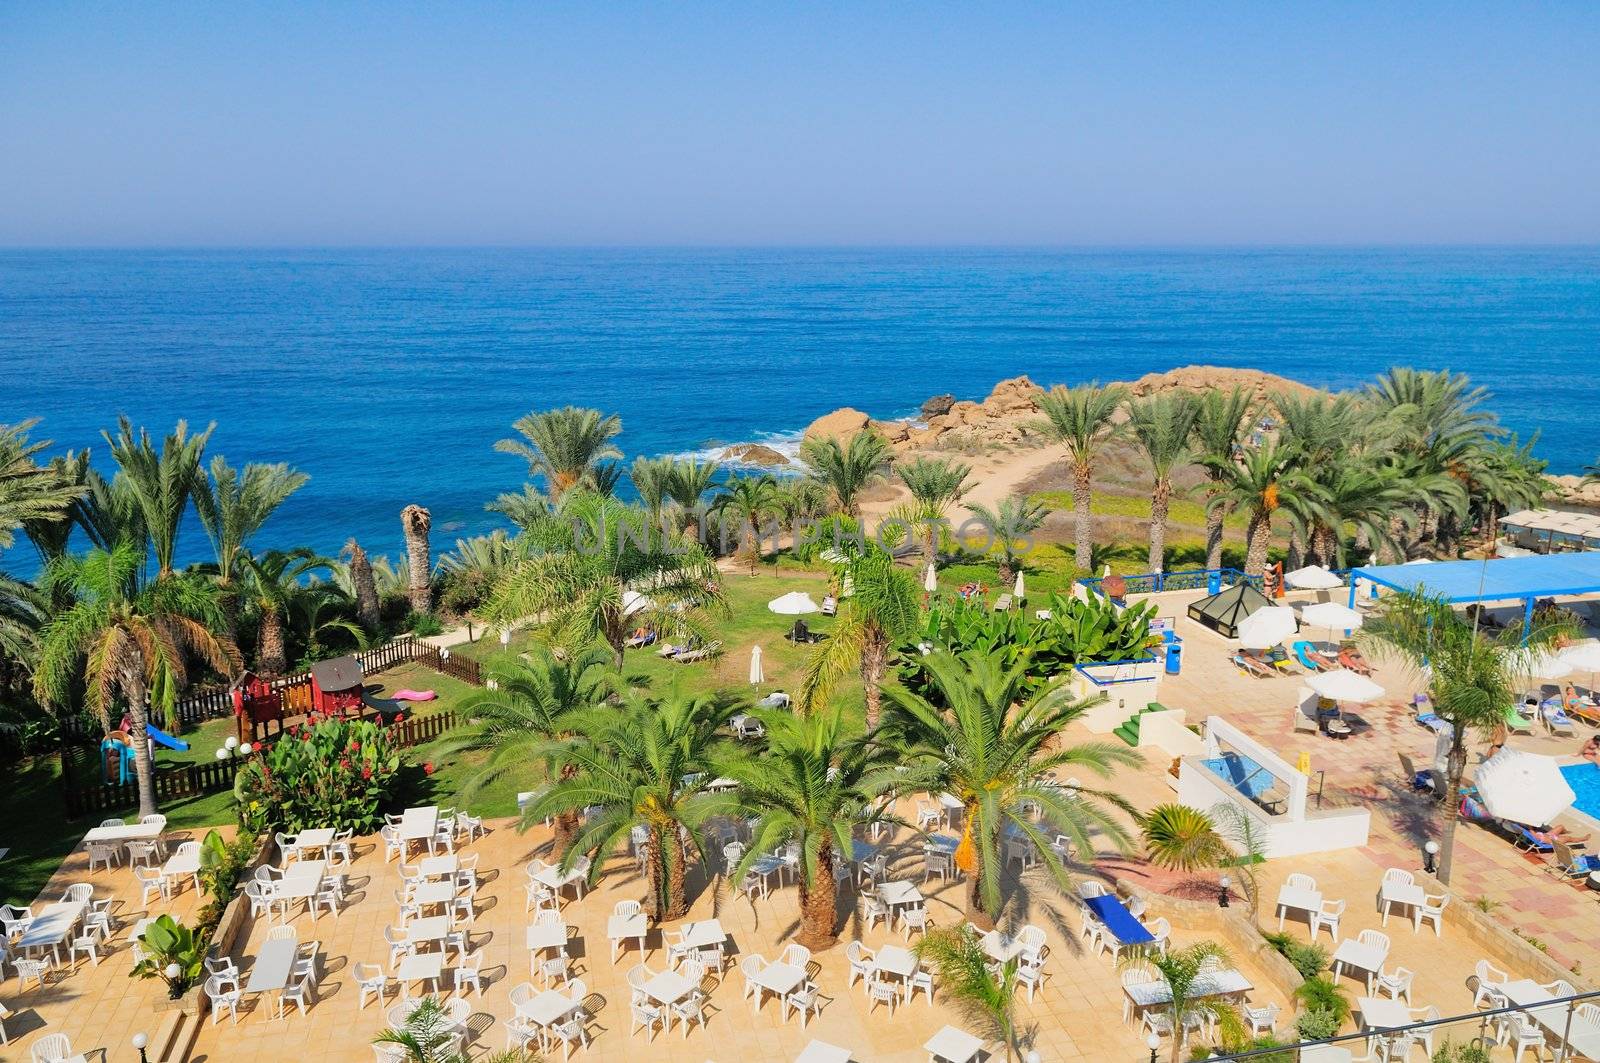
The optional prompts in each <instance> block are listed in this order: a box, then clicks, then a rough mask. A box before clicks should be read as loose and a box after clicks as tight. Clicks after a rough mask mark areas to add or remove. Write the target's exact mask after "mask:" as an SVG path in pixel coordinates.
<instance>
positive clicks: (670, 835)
mask: <svg viewBox="0 0 1600 1063" xmlns="http://www.w3.org/2000/svg"><path fill="white" fill-rule="evenodd" d="M736 710H737V703H736V702H734V701H733V700H731V699H726V698H723V697H721V696H720V695H713V694H699V695H694V696H690V695H685V694H678V693H675V694H673V695H671V696H670V697H667V698H666V699H664V700H660V701H648V700H646V699H645V698H643V697H642V696H641V695H639V694H631V695H629V697H628V698H627V699H626V700H625V701H624V702H623V704H622V705H621V706H620V707H619V708H615V709H613V708H610V707H607V708H605V709H601V710H596V711H592V712H589V713H586V714H583V716H582V719H581V720H577V721H575V730H576V731H577V734H578V736H577V737H576V738H573V739H570V740H568V741H566V742H563V743H558V744H557V746H558V748H552V749H551V754H550V755H554V756H560V757H562V758H563V759H564V762H565V763H568V764H570V765H571V766H572V768H573V769H574V770H573V772H572V774H571V777H570V778H566V779H564V780H563V781H562V782H561V785H559V786H552V787H550V789H548V790H546V791H545V792H544V794H543V795H542V796H540V797H538V798H535V799H534V800H533V801H531V802H529V803H528V806H527V808H526V810H525V811H524V812H523V814H522V823H523V826H524V827H526V826H527V825H529V824H533V823H537V822H539V821H540V820H542V819H544V818H545V817H546V816H550V815H556V814H558V813H562V812H577V811H580V810H582V809H585V808H587V809H591V810H592V814H591V815H590V817H589V819H588V822H587V823H586V824H585V825H584V826H583V828H582V829H581V830H580V832H579V834H578V837H577V840H576V841H575V842H574V844H573V845H572V847H571V848H570V849H568V850H567V852H566V854H565V855H564V856H563V857H562V865H563V866H564V867H568V868H570V867H571V866H572V864H573V862H574V861H575V860H576V859H577V857H578V856H579V855H587V856H589V858H590V870H589V876H590V881H591V882H592V881H596V880H598V879H599V877H600V874H601V872H602V870H603V869H604V865H605V860H606V858H607V857H609V856H611V855H612V854H613V853H615V852H616V851H617V850H618V849H619V848H620V847H621V846H622V845H624V844H625V843H626V842H627V841H628V839H629V837H630V835H631V833H632V831H633V828H634V827H643V828H644V833H645V842H644V865H645V877H646V879H647V881H648V882H649V887H650V895H649V906H650V909H651V911H652V912H653V914H654V915H655V917H656V919H657V920H658V921H664V920H669V919H678V918H681V917H682V916H683V915H684V913H685V912H687V911H688V909H689V899H688V892H687V890H686V889H685V888H684V886H685V880H686V878H687V875H688V861H689V851H688V850H693V851H694V852H697V853H699V854H700V855H701V859H704V858H705V857H704V854H705V842H704V838H703V835H702V833H701V830H702V828H703V827H704V825H705V823H706V821H707V819H708V818H710V817H711V816H712V815H713V814H714V813H715V812H716V811H717V809H718V808H719V807H720V806H719V805H718V803H717V802H716V801H715V800H713V796H712V794H711V793H710V792H709V791H708V790H707V786H708V784H709V783H710V782H711V781H712V780H713V778H714V774H713V766H714V765H715V764H716V763H717V762H718V761H719V760H720V759H722V756H723V747H724V746H726V745H727V744H728V741H729V740H728V739H727V738H725V737H722V736H721V735H720V734H719V731H720V730H721V729H722V728H723V727H724V725H726V724H727V722H728V720H729V719H730V718H731V717H732V716H733V714H734V712H735V711H736ZM534 755H543V753H542V752H539V751H534ZM686 846H687V849H686Z"/></svg>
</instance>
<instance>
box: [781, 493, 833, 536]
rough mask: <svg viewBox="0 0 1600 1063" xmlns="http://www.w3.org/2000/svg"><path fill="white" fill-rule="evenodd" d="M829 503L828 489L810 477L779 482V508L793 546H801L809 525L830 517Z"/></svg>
mask: <svg viewBox="0 0 1600 1063" xmlns="http://www.w3.org/2000/svg"><path fill="white" fill-rule="evenodd" d="M828 501H829V492H828V489H827V488H826V487H824V486H823V485H822V484H821V483H820V482H818V481H816V480H813V479H812V478H811V477H809V476H794V477H789V478H787V479H784V480H780V481H778V508H779V509H780V510H782V511H783V520H784V523H785V524H786V525H787V526H788V529H789V538H790V542H791V544H792V545H793V546H796V547H798V546H799V545H800V540H801V539H802V538H803V537H804V534H805V528H806V526H807V525H809V524H811V523H812V522H814V521H816V520H819V519H821V518H822V517H825V516H827V515H828Z"/></svg>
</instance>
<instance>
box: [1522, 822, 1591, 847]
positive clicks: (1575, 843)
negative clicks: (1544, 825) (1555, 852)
mask: <svg viewBox="0 0 1600 1063" xmlns="http://www.w3.org/2000/svg"><path fill="white" fill-rule="evenodd" d="M1528 833H1529V834H1531V835H1532V836H1533V837H1535V838H1537V839H1538V840H1539V841H1541V842H1543V843H1544V844H1546V845H1554V844H1555V843H1556V842H1560V843H1561V844H1562V845H1566V846H1569V847H1571V848H1573V849H1577V848H1580V847H1582V846H1585V845H1587V844H1588V842H1589V836H1588V835H1587V834H1573V833H1572V832H1571V831H1569V830H1568V829H1567V828H1566V827H1564V826H1562V825H1561V824H1560V823H1556V824H1554V825H1552V826H1551V827H1550V829H1549V830H1542V831H1540V830H1529V831H1528Z"/></svg>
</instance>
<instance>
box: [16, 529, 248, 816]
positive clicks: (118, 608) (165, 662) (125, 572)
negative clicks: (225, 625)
mask: <svg viewBox="0 0 1600 1063" xmlns="http://www.w3.org/2000/svg"><path fill="white" fill-rule="evenodd" d="M139 569H140V558H139V554H138V552H137V551H136V550H135V549H134V548H133V547H131V546H129V545H128V544H126V543H123V544H119V545H117V546H115V547H113V548H112V549H111V550H110V551H105V550H101V549H98V548H96V549H93V550H90V551H89V553H88V554H87V555H85V556H83V557H71V556H69V557H66V558H62V559H61V560H59V561H57V562H56V563H55V564H54V565H53V566H52V568H51V570H50V572H49V574H48V576H47V579H48V580H50V581H51V582H54V583H59V584H61V585H62V586H64V587H67V588H68V589H69V590H70V592H71V594H72V600H73V605H72V606H71V607H70V608H69V609H67V610H66V611H64V612H61V613H58V614H56V616H54V617H53V618H52V619H51V620H50V622H49V624H47V625H46V626H45V628H44V631H43V632H42V633H41V635H40V650H39V664H38V668H37V669H36V670H35V672H34V676H33V688H34V693H35V694H36V696H37V697H38V698H39V700H40V702H41V703H43V704H47V705H53V706H62V705H65V704H66V703H67V702H68V700H69V699H70V697H71V695H72V691H73V689H74V688H75V685H76V684H77V683H80V682H81V683H82V684H83V688H84V704H85V706H86V707H87V708H88V709H89V711H90V712H92V713H93V714H94V715H95V716H96V717H97V718H98V719H99V720H100V722H101V724H102V725H103V726H105V727H106V729H108V730H109V729H111V727H112V726H113V719H112V706H113V705H114V704H115V703H117V702H121V703H122V704H123V705H125V706H126V710H127V714H128V718H129V720H130V723H131V728H130V733H129V741H130V744H131V745H132V747H133V753H134V773H135V775H136V777H137V779H138V786H139V814H140V815H142V816H143V815H150V814H152V813H154V812H155V810H156V794H155V783H154V777H153V774H152V772H153V768H152V765H151V762H150V745H149V742H148V741H147V739H146V737H145V726H146V723H147V721H148V711H149V710H152V709H153V710H155V711H156V712H158V713H160V714H161V715H162V717H163V718H164V719H165V720H166V721H167V723H168V725H169V726H171V720H170V717H171V713H172V709H173V706H174V704H175V702H176V700H177V694H178V691H179V690H180V689H182V687H183V685H184V683H185V682H186V681H187V677H188V658H189V657H191V656H192V657H196V658H199V659H200V660H202V661H204V662H205V663H206V664H208V665H210V666H211V667H212V668H214V669H216V670H217V671H219V672H222V673H224V674H225V675H228V676H232V675H234V674H235V673H236V672H237V670H238V668H239V651H238V649H237V648H235V647H234V645H233V644H232V643H231V642H228V641H227V640H226V639H224V638H222V637H219V636H217V635H214V634H212V632H213V631H214V630H217V629H218V628H219V627H220V619H221V618H220V610H219V609H218V606H217V592H216V588H215V587H214V586H213V585H212V584H210V583H209V582H206V581H202V580H197V579H193V578H190V577H186V576H178V575H170V574H169V575H168V576H167V577H165V578H162V579H157V580H155V581H154V582H152V583H148V584H141V582H140V580H139Z"/></svg>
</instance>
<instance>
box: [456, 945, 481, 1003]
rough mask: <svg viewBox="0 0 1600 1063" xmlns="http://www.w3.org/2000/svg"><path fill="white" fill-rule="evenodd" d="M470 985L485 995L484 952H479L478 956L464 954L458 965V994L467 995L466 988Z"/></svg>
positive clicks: (459, 995) (475, 990) (460, 995)
mask: <svg viewBox="0 0 1600 1063" xmlns="http://www.w3.org/2000/svg"><path fill="white" fill-rule="evenodd" d="M468 986H471V987H472V989H473V991H474V992H476V993H477V994H478V995H479V996H480V997H481V996H483V954H482V953H479V954H478V955H476V956H463V957H462V958H461V962H460V963H459V964H457V965H456V972H455V988H456V996H458V997H464V996H466V990H467V987H468Z"/></svg>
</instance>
